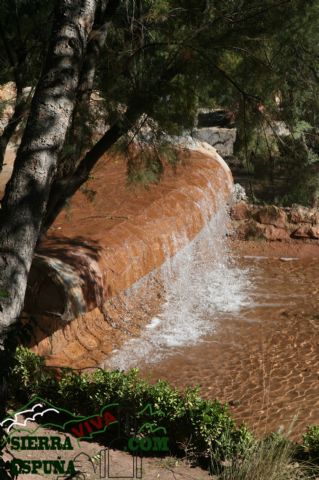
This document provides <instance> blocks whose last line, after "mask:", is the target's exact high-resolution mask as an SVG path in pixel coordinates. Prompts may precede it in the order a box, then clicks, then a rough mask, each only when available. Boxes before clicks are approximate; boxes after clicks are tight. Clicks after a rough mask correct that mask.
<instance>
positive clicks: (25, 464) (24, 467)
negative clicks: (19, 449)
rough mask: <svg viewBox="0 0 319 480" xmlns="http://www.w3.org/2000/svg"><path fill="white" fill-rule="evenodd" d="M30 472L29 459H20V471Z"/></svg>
mask: <svg viewBox="0 0 319 480" xmlns="http://www.w3.org/2000/svg"><path fill="white" fill-rule="evenodd" d="M30 472H31V465H30V461H29V460H23V461H22V470H21V473H30Z"/></svg>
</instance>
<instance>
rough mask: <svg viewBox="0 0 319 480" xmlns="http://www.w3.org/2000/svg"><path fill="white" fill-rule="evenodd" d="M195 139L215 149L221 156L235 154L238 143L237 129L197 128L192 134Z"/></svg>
mask: <svg viewBox="0 0 319 480" xmlns="http://www.w3.org/2000/svg"><path fill="white" fill-rule="evenodd" d="M192 135H193V137H195V138H197V139H198V140H201V141H202V142H206V143H208V144H209V145H211V146H212V147H215V148H216V150H217V152H218V153H219V154H220V155H221V156H226V157H227V156H230V155H233V153H234V143H235V141H236V136H237V130H236V128H218V127H208V128H196V129H194V130H193V132H192Z"/></svg>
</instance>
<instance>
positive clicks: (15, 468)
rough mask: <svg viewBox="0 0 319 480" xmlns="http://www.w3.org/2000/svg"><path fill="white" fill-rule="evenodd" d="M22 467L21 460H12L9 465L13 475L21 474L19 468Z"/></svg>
mask: <svg viewBox="0 0 319 480" xmlns="http://www.w3.org/2000/svg"><path fill="white" fill-rule="evenodd" d="M22 465H23V460H18V459H15V460H12V462H11V465H10V470H11V472H12V473H13V474H14V475H19V473H21V467H22Z"/></svg>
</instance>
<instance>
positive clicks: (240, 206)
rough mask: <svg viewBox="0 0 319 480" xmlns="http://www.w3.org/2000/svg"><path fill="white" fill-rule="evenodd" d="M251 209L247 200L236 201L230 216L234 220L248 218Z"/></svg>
mask: <svg viewBox="0 0 319 480" xmlns="http://www.w3.org/2000/svg"><path fill="white" fill-rule="evenodd" d="M250 213H251V210H250V208H249V205H248V204H247V203H246V202H243V201H242V202H239V203H236V204H235V205H234V206H233V207H232V209H231V211H230V216H231V218H232V220H237V221H240V220H247V219H248V218H249V216H250Z"/></svg>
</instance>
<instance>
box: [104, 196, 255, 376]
mask: <svg viewBox="0 0 319 480" xmlns="http://www.w3.org/2000/svg"><path fill="white" fill-rule="evenodd" d="M200 208H201V211H202V213H203V215H204V216H207V217H208V218H209V208H208V207H207V205H205V203H204V204H202V205H200ZM227 222H228V216H227V213H226V208H225V206H221V207H220V208H219V209H218V213H217V214H216V215H215V216H214V217H213V218H212V219H211V220H210V221H207V224H206V226H205V227H204V229H203V230H202V231H201V232H200V234H199V235H197V237H196V238H195V239H194V240H193V241H191V242H189V241H188V239H187V238H185V234H184V233H181V234H180V236H179V237H178V238H174V239H173V241H174V243H175V245H176V246H178V245H181V244H185V243H188V244H187V246H186V247H185V248H183V249H182V250H180V251H179V252H178V254H176V255H175V256H173V257H171V258H168V260H167V261H166V262H165V263H164V264H163V266H162V267H161V269H160V273H161V277H162V281H163V285H164V292H165V302H164V304H163V306H162V309H161V312H160V314H159V315H157V316H156V317H154V318H152V319H151V321H150V323H149V325H148V326H147V327H146V328H145V330H144V331H143V332H142V334H141V336H140V337H139V338H135V339H131V340H129V341H128V342H126V344H124V345H123V347H122V348H121V349H120V350H118V351H117V352H114V354H113V356H112V357H111V360H110V361H109V362H107V363H105V365H104V366H105V367H107V368H119V369H123V370H125V369H128V368H131V367H135V366H139V365H140V364H141V363H143V362H147V363H150V362H157V361H159V360H161V358H163V356H167V355H170V354H171V353H173V352H174V353H176V348H179V347H183V346H188V345H194V344H196V343H198V342H200V341H202V340H203V338H204V336H205V335H207V334H208V333H212V332H213V331H214V329H215V326H216V321H217V320H218V319H219V318H221V317H222V315H223V314H225V313H228V314H234V313H238V312H239V311H240V310H241V309H242V308H244V307H245V306H248V305H249V304H251V298H250V293H249V292H250V291H251V284H250V280H249V275H248V270H245V269H242V268H238V267H236V266H235V265H234V264H233V263H232V260H231V258H230V256H229V255H228V251H227V248H226V245H225V235H226V225H227ZM167 256H168V257H169V252H167Z"/></svg>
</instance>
